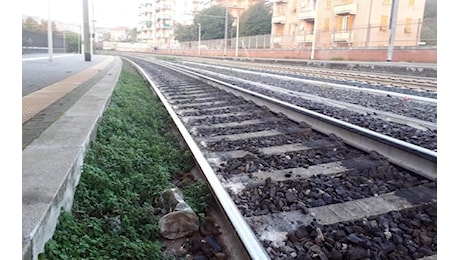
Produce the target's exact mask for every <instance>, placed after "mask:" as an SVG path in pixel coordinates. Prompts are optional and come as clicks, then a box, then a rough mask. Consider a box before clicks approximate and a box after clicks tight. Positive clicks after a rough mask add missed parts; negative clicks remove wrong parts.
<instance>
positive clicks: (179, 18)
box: [138, 0, 200, 48]
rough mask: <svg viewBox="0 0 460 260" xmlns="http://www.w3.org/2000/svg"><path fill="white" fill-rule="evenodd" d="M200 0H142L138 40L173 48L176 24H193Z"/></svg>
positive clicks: (151, 44) (158, 46)
mask: <svg viewBox="0 0 460 260" xmlns="http://www.w3.org/2000/svg"><path fill="white" fill-rule="evenodd" d="M199 3H200V2H199V1H198V0H153V1H142V0H141V1H140V3H139V17H140V19H139V26H138V33H139V35H138V41H139V42H142V43H147V44H148V45H150V46H152V47H157V48H173V47H174V45H175V44H177V43H176V42H175V40H174V25H175V24H176V23H180V24H185V25H188V24H191V23H192V22H193V18H194V15H195V14H196V13H197V12H198V11H199Z"/></svg>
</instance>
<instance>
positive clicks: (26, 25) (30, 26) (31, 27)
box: [22, 17, 40, 32]
mask: <svg viewBox="0 0 460 260" xmlns="http://www.w3.org/2000/svg"><path fill="white" fill-rule="evenodd" d="M22 29H23V30H27V31H33V32H38V31H39V29H40V25H39V24H38V22H37V21H35V19H33V18H32V17H27V18H26V20H25V21H24V20H23V21H22Z"/></svg>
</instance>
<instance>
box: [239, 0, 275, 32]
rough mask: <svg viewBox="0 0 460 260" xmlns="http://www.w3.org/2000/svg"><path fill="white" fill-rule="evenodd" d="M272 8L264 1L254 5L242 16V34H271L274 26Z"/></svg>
mask: <svg viewBox="0 0 460 260" xmlns="http://www.w3.org/2000/svg"><path fill="white" fill-rule="evenodd" d="M271 20H272V15H271V13H270V8H269V7H266V5H265V2H264V1H260V2H259V3H257V4H255V5H253V6H252V7H251V8H249V9H248V10H247V11H246V12H244V13H243V14H242V15H241V17H240V31H239V34H240V35H241V36H250V35H261V34H270V33H271V28H272V22H271Z"/></svg>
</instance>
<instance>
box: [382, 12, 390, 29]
mask: <svg viewBox="0 0 460 260" xmlns="http://www.w3.org/2000/svg"><path fill="white" fill-rule="evenodd" d="M388 26H389V24H388V15H382V17H380V31H382V32H386V31H387V30H388Z"/></svg>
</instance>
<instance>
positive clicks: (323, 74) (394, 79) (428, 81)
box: [182, 57, 437, 92]
mask: <svg viewBox="0 0 460 260" xmlns="http://www.w3.org/2000/svg"><path fill="white" fill-rule="evenodd" d="M182 59H184V60H188V61H199V62H201V63H206V64H214V65H222V66H227V67H232V68H241V69H248V70H254V71H266V72H275V73H280V74H285V75H297V76H303V77H310V78H319V79H329V80H336V81H339V82H341V81H348V82H349V81H355V82H360V83H365V84H378V85H384V86H385V85H387V86H394V87H402V88H407V89H418V90H421V91H434V92H436V91H437V79H436V78H429V77H414V76H403V75H396V76H395V75H391V74H385V73H369V72H353V71H345V70H332V69H319V68H307V67H300V66H291V65H286V64H283V65H279V64H266V63H255V62H236V61H229V60H216V59H200V58H197V57H194V58H193V59H190V58H187V57H184V58H182Z"/></svg>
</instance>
